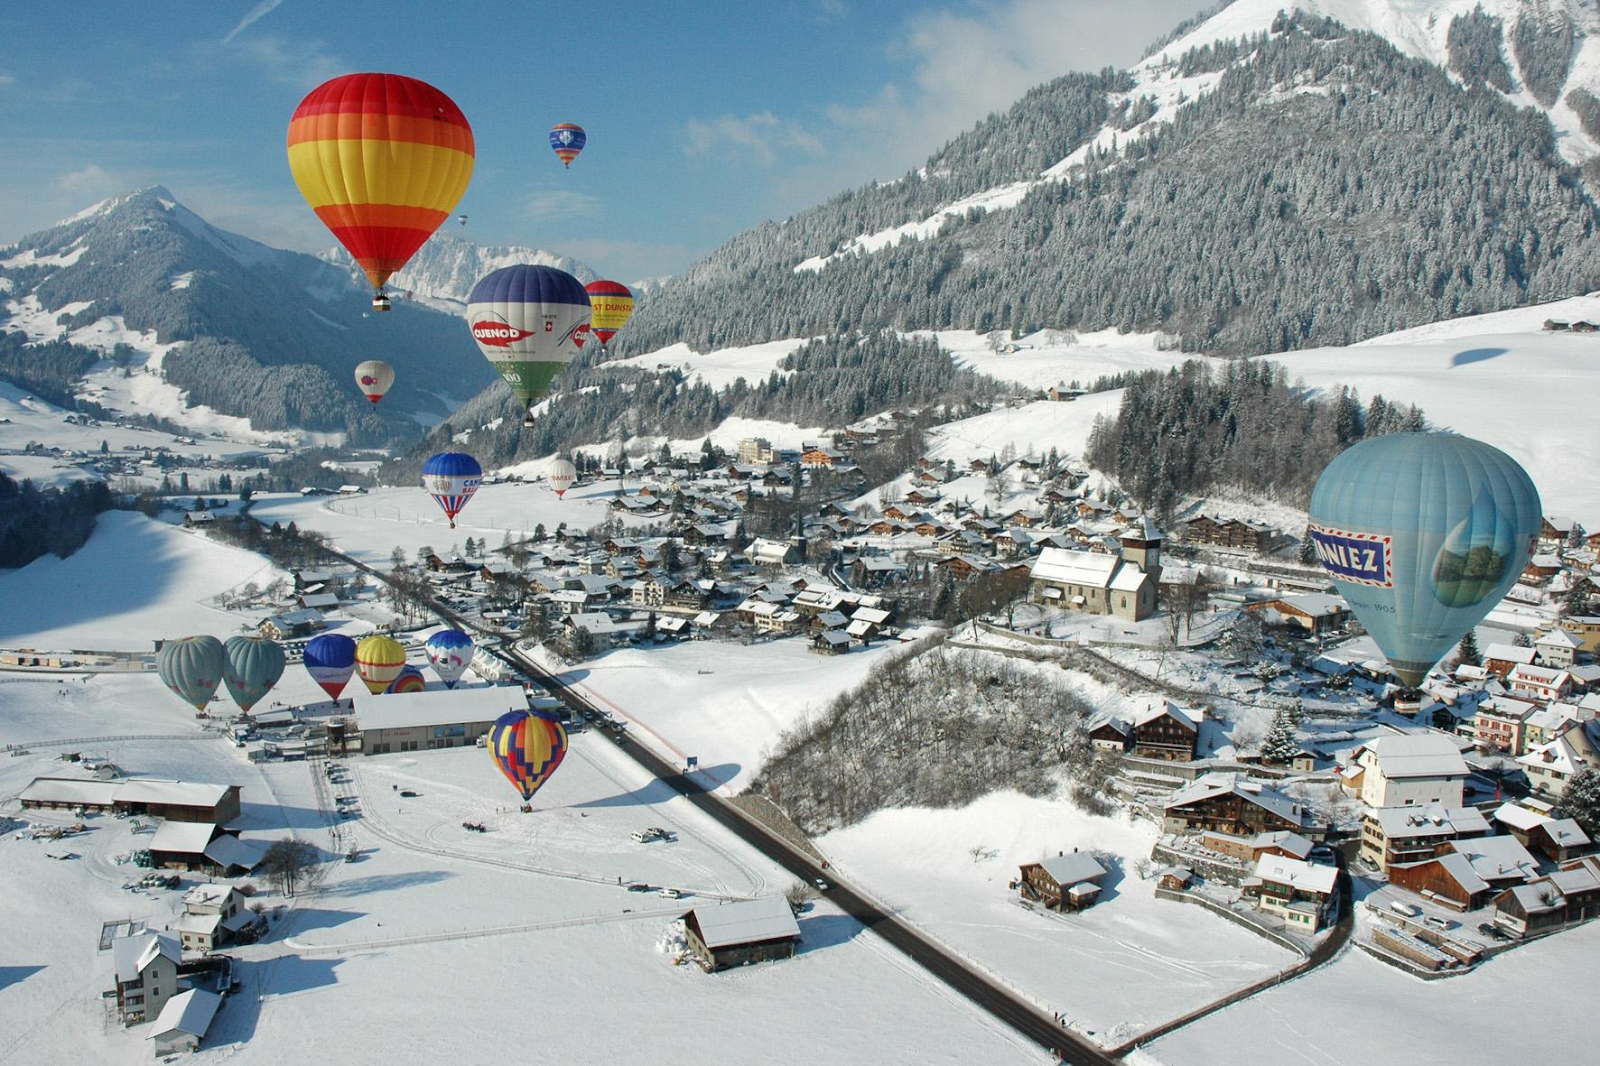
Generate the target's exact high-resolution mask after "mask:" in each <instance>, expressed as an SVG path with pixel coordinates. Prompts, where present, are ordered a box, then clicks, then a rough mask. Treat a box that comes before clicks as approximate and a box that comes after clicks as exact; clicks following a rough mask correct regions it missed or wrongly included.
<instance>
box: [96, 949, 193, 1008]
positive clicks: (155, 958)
mask: <svg viewBox="0 0 1600 1066" xmlns="http://www.w3.org/2000/svg"><path fill="white" fill-rule="evenodd" d="M111 953H112V955H111V957H112V966H113V971H114V973H115V976H116V983H117V987H116V1000H117V1017H118V1018H120V1019H121V1021H122V1024H123V1025H138V1024H139V1023H140V1022H143V1021H145V1020H146V1019H147V1018H153V1017H155V1016H156V1015H158V1014H160V1013H161V1008H162V1007H164V1006H166V1004H167V1001H168V1000H170V999H171V998H172V997H173V996H175V995H177V994H178V964H179V963H181V962H182V961H183V949H182V948H180V947H179V946H178V942H177V941H176V940H174V939H172V938H171V937H169V936H162V935H161V934H160V933H142V934H140V935H138V936H124V937H118V938H116V939H115V940H113V941H112V942H111Z"/></svg>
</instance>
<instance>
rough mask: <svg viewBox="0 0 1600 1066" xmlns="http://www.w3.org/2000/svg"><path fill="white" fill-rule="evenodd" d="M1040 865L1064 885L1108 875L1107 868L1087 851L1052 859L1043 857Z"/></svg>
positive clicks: (1058, 882)
mask: <svg viewBox="0 0 1600 1066" xmlns="http://www.w3.org/2000/svg"><path fill="white" fill-rule="evenodd" d="M1039 865H1040V866H1042V867H1043V868H1044V872H1045V873H1047V874H1049V875H1050V876H1051V877H1052V878H1054V879H1055V882H1056V884H1058V885H1062V886H1064V887H1065V886H1071V885H1075V884H1077V883H1078V882H1080V881H1093V880H1095V879H1097V878H1101V877H1104V876H1105V875H1106V868H1105V867H1104V866H1101V865H1100V862H1099V860H1097V859H1096V858H1095V857H1094V856H1093V855H1090V854H1089V853H1088V852H1087V851H1074V852H1070V853H1069V854H1066V855H1057V856H1055V857H1054V858H1051V859H1041V860H1040V862H1039Z"/></svg>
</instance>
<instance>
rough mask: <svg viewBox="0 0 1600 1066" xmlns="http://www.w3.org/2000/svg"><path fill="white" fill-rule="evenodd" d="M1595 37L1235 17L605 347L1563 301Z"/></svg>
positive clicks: (1253, 5) (915, 176) (721, 275)
mask: <svg viewBox="0 0 1600 1066" xmlns="http://www.w3.org/2000/svg"><path fill="white" fill-rule="evenodd" d="M1285 7H1289V8H1290V9H1291V11H1292V14H1280V10H1281V9H1283V8H1285ZM1597 20H1600V15H1597V13H1596V10H1595V8H1594V6H1593V5H1592V4H1590V3H1587V2H1585V3H1579V2H1577V0H1570V2H1569V0H1491V2H1490V3H1488V4H1485V5H1483V6H1481V7H1480V6H1479V5H1478V3H1477V0H1439V2H1419V0H1400V2H1394V0H1388V2H1385V0H1303V2H1300V3H1298V4H1285V3H1284V2H1283V0H1237V2H1236V3H1234V4H1232V5H1231V6H1227V7H1224V8H1222V9H1220V10H1218V11H1216V12H1215V13H1214V14H1212V15H1211V16H1209V17H1207V18H1204V19H1202V20H1201V21H1200V22H1198V23H1197V24H1194V25H1189V26H1185V27H1180V29H1179V30H1178V31H1177V32H1176V33H1175V34H1174V35H1173V36H1172V37H1171V39H1170V40H1169V41H1167V42H1166V43H1164V44H1162V45H1161V46H1159V47H1157V48H1155V49H1153V50H1152V51H1151V54H1150V55H1148V56H1147V57H1146V58H1145V59H1144V60H1143V61H1141V62H1140V63H1139V64H1137V65H1136V66H1135V67H1133V68H1132V69H1130V70H1128V71H1122V72H1112V71H1107V72H1102V73H1099V74H1093V75H1088V74H1070V75H1066V76H1064V77H1062V78H1059V79H1057V80H1055V81H1053V82H1050V83H1047V84H1045V85H1042V86H1039V87H1038V88H1036V89H1034V90H1032V91H1030V92H1029V93H1028V94H1027V95H1026V96H1025V97H1024V98H1023V99H1022V100H1020V101H1018V102H1017V104H1015V105H1014V106H1013V107H1012V108H1011V109H1010V110H1009V111H1007V112H1006V113H1004V114H1000V115H996V116H993V117H991V118H989V119H987V120H985V121H984V122H982V123H980V124H978V126H976V127H975V128H973V129H972V130H970V131H968V132H966V133H964V134H962V135H960V136H958V137H957V138H955V139H954V140H953V141H951V142H950V143H949V144H948V145H946V146H945V147H943V148H942V149H940V150H939V151H937V152H936V153H934V155H933V156H931V157H930V158H929V160H928V162H927V164H926V165H925V166H924V167H922V168H920V169H919V170H917V171H914V172H912V173H910V174H907V175H905V176H904V177H902V178H900V179H898V180H896V181H892V182H882V183H877V184H874V185H871V186H867V187H865V188H862V189H858V190H855V191H853V192H850V193H845V194H842V195H840V196H838V197H836V198H834V199H833V200H830V201H828V202H827V203H825V204H822V205H820V206H818V207H816V208H813V209H811V210H809V211H805V212H802V213H801V214H798V215H796V216H794V217H792V218H790V219H788V220H786V221H784V222H782V223H768V224H764V225H762V226H758V227H756V228H755V229H753V230H750V231H748V232H746V233H744V234H741V235H739V236H738V237H735V238H734V239H733V240H731V241H729V242H728V243H727V244H725V245H724V246H723V247H722V248H720V249H718V250H717V251H716V252H714V253H712V255H711V256H709V257H708V258H707V259H705V260H703V261H701V262H700V263H697V264H696V265H695V266H693V267H691V268H690V269H689V270H688V271H687V272H685V273H684V274H683V275H681V276H680V277H678V278H676V279H674V280H673V281H672V282H670V283H668V284H667V285H666V286H664V287H663V289H662V290H661V291H660V292H659V293H658V294H656V296H655V297H654V298H653V299H652V301H651V303H650V305H649V306H648V307H646V308H642V309H641V310H640V312H639V314H637V315H636V316H635V319H634V321H633V323H632V324H631V325H630V328H629V333H628V336H627V337H626V338H619V348H621V349H622V350H623V351H625V352H631V353H637V352H640V351H650V350H654V349H657V348H663V347H666V346H667V345H669V344H671V343H673V342H675V341H687V342H688V343H690V344H691V345H692V346H694V347H696V348H698V349H702V350H705V349H709V348H714V347H724V346H728V345H740V344H755V343H761V342H767V341H777V340H781V339H784V338H792V337H802V336H807V335H815V334H817V333H822V332H829V331H833V330H837V329H839V328H841V327H846V328H848V327H856V328H859V327H878V326H884V327H890V328H894V329H898V330H916V329H950V328H966V329H976V330H979V331H982V332H987V331H989V330H992V329H996V328H1007V329H1013V330H1019V331H1021V332H1033V331H1036V330H1039V329H1044V328H1052V327H1054V328H1067V329H1073V330H1078V331H1096V330H1101V329H1105V328H1117V329H1121V330H1139V331H1145V332H1148V331H1155V330H1164V331H1167V332H1171V333H1175V334H1178V335H1179V336H1181V337H1182V339H1183V343H1184V345H1185V346H1186V347H1188V348H1191V349H1204V350H1215V351H1233V352H1239V351H1245V352H1270V351H1275V350H1281V349H1286V348H1297V347H1302V346H1307V345H1315V344H1345V343H1350V342H1353V341H1356V340H1360V339H1362V338H1365V337H1370V336H1376V335H1379V334H1383V333H1387V332H1391V331H1393V330H1395V329H1401V328H1405V327H1407V326H1411V325H1416V324H1418V323H1421V322H1428V321H1433V320H1436V319H1441V318H1449V317H1454V316H1457V315H1462V314H1475V313H1484V312H1489V311H1495V310H1500V309H1503V308H1507V307H1515V306H1522V305H1525V304H1528V303H1534V302H1539V301H1543V300H1551V299H1557V298H1561V297H1564V296H1570V295H1574V294H1576V293H1579V292H1583V291H1586V290H1587V289H1588V288H1589V287H1590V285H1591V283H1592V279H1593V278H1594V277H1595V276H1597V274H1600V242H1597V241H1596V225H1597V219H1596V212H1595V206H1594V203H1593V201H1592V199H1591V198H1590V196H1589V194H1588V192H1587V190H1586V188H1585V186H1584V179H1583V170H1580V169H1579V166H1580V165H1582V166H1584V167H1586V168H1589V169H1593V168H1595V167H1596V166H1600V163H1597V160H1596V153H1597V151H1600V32H1597V31H1600V22H1597ZM735 301H736V302H737V304H738V306H740V307H741V308H742V309H743V310H742V311H741V314H740V316H739V317H738V318H737V319H736V320H730V319H728V317H727V316H726V315H725V314H720V313H718V309H721V308H726V307H727V306H730V305H731V304H732V303H733V302H735Z"/></svg>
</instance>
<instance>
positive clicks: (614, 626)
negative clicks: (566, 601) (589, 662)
mask: <svg viewBox="0 0 1600 1066" xmlns="http://www.w3.org/2000/svg"><path fill="white" fill-rule="evenodd" d="M563 624H564V625H565V627H566V629H567V630H568V632H570V633H574V634H575V633H576V632H577V631H578V630H580V629H581V630H583V631H584V632H586V633H588V634H589V636H590V637H591V638H593V640H594V647H595V650H596V651H602V650H604V649H606V648H615V647H617V646H618V645H621V644H626V643H627V642H628V638H629V637H632V636H634V635H635V634H637V633H638V632H639V630H640V629H641V628H643V623H642V622H637V621H633V620H631V619H623V618H617V617H615V616H614V615H610V614H607V613H606V612H604V611H580V612H578V613H577V614H571V615H568V616H567V617H566V618H565V619H564V620H563Z"/></svg>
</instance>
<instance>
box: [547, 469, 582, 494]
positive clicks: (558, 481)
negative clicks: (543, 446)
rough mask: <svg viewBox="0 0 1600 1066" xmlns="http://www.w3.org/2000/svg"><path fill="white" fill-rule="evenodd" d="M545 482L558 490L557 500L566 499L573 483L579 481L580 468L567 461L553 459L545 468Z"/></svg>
mask: <svg viewBox="0 0 1600 1066" xmlns="http://www.w3.org/2000/svg"><path fill="white" fill-rule="evenodd" d="M544 476H545V480H546V481H548V482H550V487H551V488H552V489H555V490H556V496H557V498H564V497H565V496H566V494H567V490H568V489H570V488H571V487H572V483H573V482H574V481H576V480H578V468H577V467H575V466H573V465H572V464H571V463H570V462H568V461H567V460H565V459H552V460H551V461H550V465H549V466H548V467H546V468H545V472H544Z"/></svg>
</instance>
